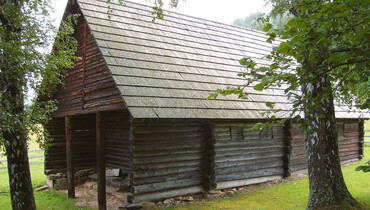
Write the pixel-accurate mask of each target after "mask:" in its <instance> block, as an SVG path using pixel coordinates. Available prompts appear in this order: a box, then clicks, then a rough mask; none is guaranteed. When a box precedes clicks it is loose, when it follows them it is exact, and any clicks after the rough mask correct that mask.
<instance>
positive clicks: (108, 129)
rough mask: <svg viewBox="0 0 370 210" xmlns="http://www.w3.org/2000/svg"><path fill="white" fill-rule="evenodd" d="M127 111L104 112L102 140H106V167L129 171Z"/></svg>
mask: <svg viewBox="0 0 370 210" xmlns="http://www.w3.org/2000/svg"><path fill="white" fill-rule="evenodd" d="M129 115H130V114H129V112H128V111H127V110H123V111H113V112H104V115H103V119H104V132H103V133H104V140H105V142H106V153H105V154H106V161H107V167H112V168H120V169H121V170H122V172H124V173H127V174H128V173H129V171H130V162H129V159H130V148H129V147H130V143H129V135H128V134H129Z"/></svg>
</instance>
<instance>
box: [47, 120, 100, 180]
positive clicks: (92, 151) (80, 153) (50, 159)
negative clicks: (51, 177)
mask: <svg viewBox="0 0 370 210" xmlns="http://www.w3.org/2000/svg"><path fill="white" fill-rule="evenodd" d="M46 128H47V129H48V130H49V133H50V138H52V139H53V141H52V142H51V145H50V146H49V149H48V151H47V153H46V155H45V174H47V175H48V174H53V173H60V172H63V173H64V172H66V167H67V162H66V133H65V127H64V118H53V119H52V120H51V121H50V122H49V123H48V124H47V125H46ZM72 149H73V164H74V169H75V171H78V170H81V169H89V168H95V167H96V128H95V115H94V114H89V115H78V116H73V117H72Z"/></svg>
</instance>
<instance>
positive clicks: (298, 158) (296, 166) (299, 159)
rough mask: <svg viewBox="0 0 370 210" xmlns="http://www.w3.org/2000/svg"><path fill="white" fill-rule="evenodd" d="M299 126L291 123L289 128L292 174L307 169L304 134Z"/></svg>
mask: <svg viewBox="0 0 370 210" xmlns="http://www.w3.org/2000/svg"><path fill="white" fill-rule="evenodd" d="M299 126H300V125H299V124H297V123H293V124H292V126H291V135H292V136H291V139H292V140H291V154H290V171H291V173H293V174H294V173H295V172H298V171H301V170H306V169H307V155H306V154H307V153H306V142H305V140H304V136H305V134H304V131H303V130H302V129H301V128H300V127H299Z"/></svg>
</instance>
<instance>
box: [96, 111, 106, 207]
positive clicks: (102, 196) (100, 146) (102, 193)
mask: <svg viewBox="0 0 370 210" xmlns="http://www.w3.org/2000/svg"><path fill="white" fill-rule="evenodd" d="M101 115H102V114H101V112H97V113H96V145H97V172H98V204H99V210H105V209H107V200H106V189H105V162H106V160H105V142H104V139H103V129H104V124H103V122H104V121H103V120H102V116H101Z"/></svg>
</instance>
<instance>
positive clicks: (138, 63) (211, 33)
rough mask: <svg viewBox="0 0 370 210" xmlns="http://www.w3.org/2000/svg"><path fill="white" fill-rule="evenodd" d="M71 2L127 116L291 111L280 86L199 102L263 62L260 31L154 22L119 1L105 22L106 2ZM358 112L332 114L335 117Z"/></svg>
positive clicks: (173, 18) (145, 10)
mask: <svg viewBox="0 0 370 210" xmlns="http://www.w3.org/2000/svg"><path fill="white" fill-rule="evenodd" d="M78 4H79V6H80V8H81V11H82V14H83V15H84V17H85V18H86V20H87V23H88V25H89V27H90V29H91V32H92V34H93V35H94V37H95V39H96V42H97V44H98V46H99V48H100V51H101V52H102V54H103V57H104V59H105V62H106V63H107V66H108V68H109V70H110V72H111V74H112V76H113V79H114V81H115V82H116V84H117V87H118V89H119V90H120V92H121V95H122V97H123V100H124V101H125V103H126V104H127V107H128V109H129V111H130V112H131V114H132V116H133V117H134V118H203V119H206V118H211V119H216V118H217V119H238V118H243V119H259V118H263V116H262V113H263V112H265V111H268V110H269V109H268V108H267V107H266V106H265V103H266V102H270V101H273V102H275V103H276V107H275V109H281V110H282V111H281V112H279V113H278V114H277V115H278V116H279V117H285V116H287V114H288V113H289V112H290V109H291V108H292V103H290V102H289V101H288V99H287V97H286V96H285V94H284V91H283V88H282V87H280V88H279V87H276V88H273V89H271V90H266V91H262V92H259V91H255V90H254V89H253V88H252V87H246V92H249V93H250V97H249V99H248V100H240V99H237V97H235V96H234V97H233V96H229V97H222V96H221V97H219V98H218V99H216V100H206V98H207V96H208V95H209V94H210V93H211V91H212V90H216V89H218V88H225V87H227V86H236V85H244V84H245V81H244V80H243V79H241V78H239V77H238V76H237V74H238V73H239V72H240V71H241V70H242V67H241V66H240V64H239V60H240V59H241V58H243V57H251V58H253V59H254V60H255V61H256V62H257V63H258V64H259V65H268V64H269V62H268V61H267V60H264V59H262V57H263V56H265V55H266V54H268V53H269V52H270V51H271V48H272V45H271V44H269V43H267V42H266V41H265V40H266V39H267V37H266V36H265V35H264V33H263V32H259V31H255V30H250V29H245V28H240V27H236V26H231V25H226V24H222V23H217V22H213V21H208V20H204V19H199V18H194V17H190V16H187V15H181V14H178V13H175V12H171V13H169V12H167V11H165V18H164V20H156V21H155V22H153V21H152V15H151V12H152V8H151V7H149V6H144V5H141V4H137V3H132V2H126V1H125V2H124V3H123V5H119V4H118V3H117V2H114V1H112V2H111V3H110V8H111V9H112V10H113V13H112V14H111V17H108V15H107V11H108V5H107V3H106V1H105V0H79V1H78ZM275 44H276V43H275ZM361 114H364V113H361V112H354V113H350V114H349V113H347V112H346V111H345V110H344V109H343V108H338V110H337V117H338V118H357V117H359V116H360V115H361ZM365 114H366V113H365ZM367 115H369V116H368V117H370V114H367Z"/></svg>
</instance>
